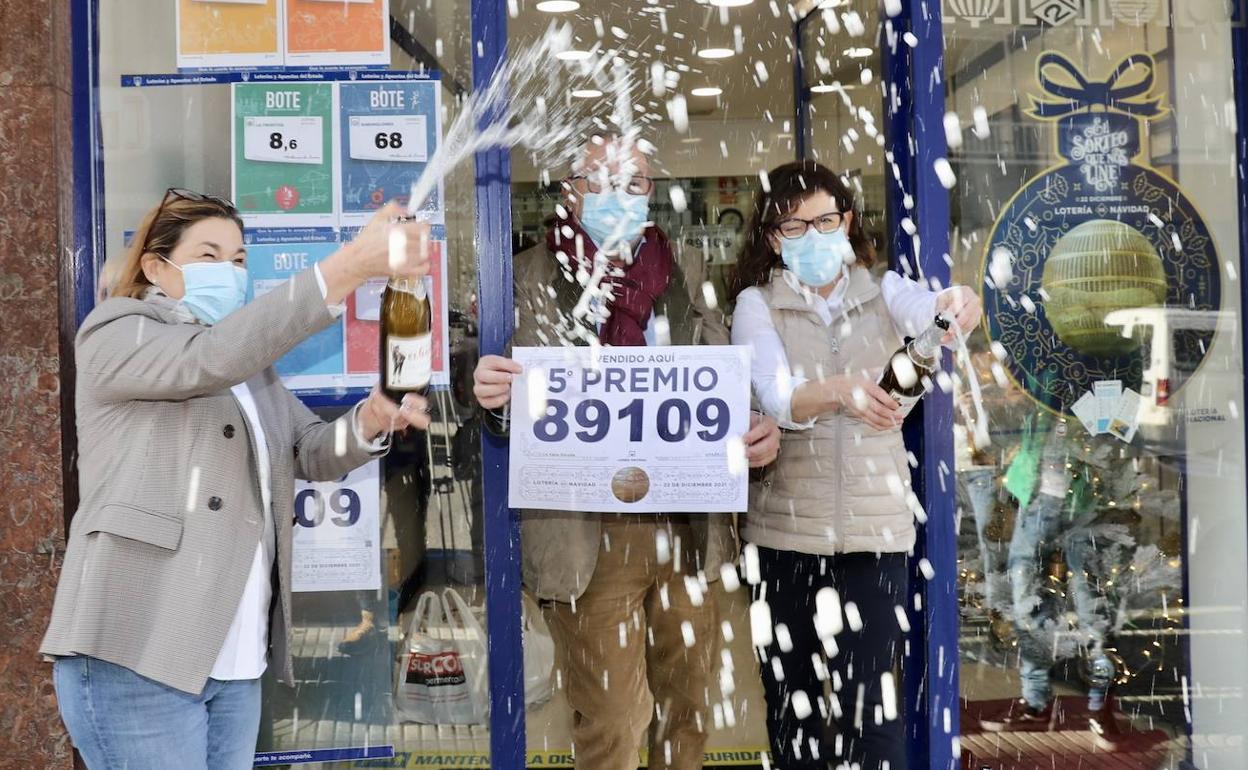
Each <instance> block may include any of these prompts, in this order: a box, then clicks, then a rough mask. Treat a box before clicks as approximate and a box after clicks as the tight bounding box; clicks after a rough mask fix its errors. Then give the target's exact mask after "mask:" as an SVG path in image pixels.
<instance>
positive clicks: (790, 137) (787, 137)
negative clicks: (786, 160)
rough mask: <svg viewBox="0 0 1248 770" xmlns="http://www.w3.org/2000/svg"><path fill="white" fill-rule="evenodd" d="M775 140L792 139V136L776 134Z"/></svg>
mask: <svg viewBox="0 0 1248 770" xmlns="http://www.w3.org/2000/svg"><path fill="white" fill-rule="evenodd" d="M776 138H777V139H792V138H793V135H792V134H776Z"/></svg>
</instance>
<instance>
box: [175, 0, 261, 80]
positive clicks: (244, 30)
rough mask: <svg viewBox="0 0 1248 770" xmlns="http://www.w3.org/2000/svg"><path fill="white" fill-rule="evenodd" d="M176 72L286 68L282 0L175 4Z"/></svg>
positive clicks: (186, 0)
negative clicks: (283, 52)
mask: <svg viewBox="0 0 1248 770" xmlns="http://www.w3.org/2000/svg"><path fill="white" fill-rule="evenodd" d="M174 7H175V8H176V9H177V12H176V13H177V49H178V53H177V60H178V69H184V70H197V69H211V68H216V67H280V66H282V24H281V17H280V14H281V3H280V2H279V0H176V1H175V3H174Z"/></svg>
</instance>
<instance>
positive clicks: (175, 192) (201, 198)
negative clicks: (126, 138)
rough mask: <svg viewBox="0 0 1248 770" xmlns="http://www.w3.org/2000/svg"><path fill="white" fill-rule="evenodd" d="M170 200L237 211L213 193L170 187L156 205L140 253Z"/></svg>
mask: <svg viewBox="0 0 1248 770" xmlns="http://www.w3.org/2000/svg"><path fill="white" fill-rule="evenodd" d="M170 201H190V202H192V203H213V204H216V205H218V206H220V207H222V208H223V209H225V210H227V211H229V212H230V213H232V214H237V211H238V210H237V209H236V208H235V207H234V204H233V203H231V202H229V201H228V200H226V199H225V198H218V197H217V196H215V195H205V194H203V193H197V192H195V191H194V190H184V189H182V188H181V187H170V188H169V189H168V190H165V197H163V198H161V199H160V205H159V206H157V207H156V214H155V215H154V216H153V217H152V226H150V227H148V228H147V235H146V236H145V237H144V238H143V248H142V249H141V250H140V251H139V253H140V254H146V253H147V247H148V246H149V245H150V244H151V242H152V228H153V227H154V226H155V224H156V223H157V222H159V221H160V215H161V214H162V213H164V211H165V206H168V205H169V202H170Z"/></svg>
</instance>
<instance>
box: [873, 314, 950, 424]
mask: <svg viewBox="0 0 1248 770" xmlns="http://www.w3.org/2000/svg"><path fill="white" fill-rule="evenodd" d="M948 330H949V320H948V319H946V318H945V317H944V316H942V315H937V316H936V320H935V321H934V322H933V323H932V325H931V326H929V327H928V328H927V331H925V332H923V333H922V334H920V335H919V336H918V337H915V338H914V339H912V340H910V342H909V343H908V344H906V345H903V346H902V347H901V348H900V349H899V350H898V351H897V352H896V353H894V354H893V355H892V356H890V357H889V359H888V366H886V367H884V375H883V376H882V377H880V388H882V389H883V390H884V392H885V393H887V394H888V395H889V396H890V397H891V398H892V399H893V400H894V401H896V402H897V403H898V405H899V406H900V407H901V408H900V410H899V411H900V414H901V416H902V417H905V416H906V415H908V414H910V410H911V409H913V408H914V405H915V404H917V403H918V402H919V399H920V398H922V397H923V394H924V393H926V392H927V388H926V387H924V384H923V380H924V378H926V377H930V376H931V374H932V372H934V371H936V367H938V366H939V365H940V340H941V338H942V337H944V336H945V332H947V331H948Z"/></svg>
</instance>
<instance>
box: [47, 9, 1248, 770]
mask: <svg viewBox="0 0 1248 770" xmlns="http://www.w3.org/2000/svg"><path fill="white" fill-rule="evenodd" d="M470 2H471V14H472V38H473V42H474V46H473V47H474V58H473V72H472V80H473V86H474V88H478V87H481V86H482V85H484V84H485V83H486V82H487V81H488V80H489V78H490V76H491V75H492V74H493V72H494V71H495V70H496V68H497V67H498V66H499V64H500V62H501V61H502V57H503V55H504V53H505V50H506V43H507V18H508V13H507V0H470ZM940 14H941V7H940V3H938V2H931V0H904V2H903V10H902V13H901V14H900V15H899V16H897V17H895V18H893V19H892V20H891V24H893V25H894V27H895V28H896V30H897V34H898V35H900V34H901V33H904V32H905V31H906V30H909V31H911V32H913V33H914V35H915V37H916V38H917V40H918V44H917V45H916V46H915V47H913V48H910V47H908V46H905V45H899V46H898V50H897V51H896V52H895V53H894V52H892V51H890V50H889V49H888V47H887V45H885V44H884V43H885V40H884V39H883V38H882V39H881V43H882V44H881V51H882V52H883V57H884V66H883V69H884V78H885V85H886V88H887V89H889V91H890V92H892V89H895V93H896V95H897V101H896V103H895V105H886V110H885V113H886V115H887V121H886V124H887V131H888V134H887V136H888V147H889V149H890V151H891V152H892V156H893V162H894V163H895V164H896V166H897V169H898V173H897V174H896V175H895V176H894V175H893V174H886V178H887V183H888V188H887V196H888V208H889V214H890V226H891V227H892V228H893V229H892V246H893V254H894V255H895V259H896V263H895V264H894V267H898V268H900V267H902V266H903V265H909V267H910V269H911V270H913V271H914V272H916V273H917V274H919V275H922V276H924V277H926V278H928V279H935V280H937V281H939V282H940V284H941V285H947V284H948V282H949V266H948V264H947V263H946V262H945V259H944V257H945V255H946V254H947V253H948V252H949V197H948V193H947V192H946V191H945V190H944V189H943V187H941V185H940V184H939V182H938V181H937V179H936V177H935V174H934V173H933V172H932V167H933V163H934V162H935V161H936V160H937V159H938V158H940V157H942V156H943V155H944V152H945V144H944V131H943V116H944V111H945V104H944V87H943V82H944V63H943V57H944V47H943V39H942V36H941V33H942V20H941V15H940ZM98 16H99V2H98V0H71V15H70V24H71V47H72V50H71V66H72V76H73V92H72V94H71V99H72V102H71V103H72V106H73V132H72V136H73V154H72V157H73V176H74V178H73V212H72V237H73V243H72V248H71V249H70V250H69V251H68V253H67V257H66V259H67V262H66V264H65V265H64V266H63V269H62V282H61V288H62V323H68V322H72V323H73V324H74V328H77V326H78V325H79V324H81V322H82V320H83V319H84V318H85V317H86V315H87V313H89V312H90V310H91V308H92V307H93V306H94V303H95V292H96V282H97V278H98V276H97V266H96V255H97V254H100V253H101V252H102V250H103V248H104V243H105V239H104V216H103V212H104V206H103V203H104V173H103V144H102V137H101V131H100V112H99V100H98V97H99V41H98V34H97V28H98V25H97V21H98ZM805 23H806V21H805V20H804V19H803V20H799V21H798V22H797V23H796V24H795V26H794V40H795V43H796V46H795V49H796V51H798V52H800V51H801V35H802V28H803V26H804V24H805ZM1232 35H1233V46H1234V62H1233V66H1234V67H1235V69H1236V71H1240V72H1242V71H1246V70H1248V28H1245V27H1242V26H1241V27H1236V28H1234V29H1233V31H1232ZM794 75H795V78H794V106H795V108H796V114H795V116H794V118H795V127H796V137H797V142H796V145H797V149H798V156H799V157H803V156H805V154H806V152H807V149H808V146H809V141H808V140H809V137H808V133H809V124H808V121H807V119H806V116H807V110H808V108H809V104H810V92H809V89H808V88H807V86H806V84H805V83H804V82H803V79H804V76H803V72H802V67H801V63H800V58H799V59H798V60H797V61H795V65H794ZM914 83H919V84H920V88H917V89H916V88H913V87H912V85H913V84H914ZM1235 83H1236V103H1237V116H1238V122H1239V136H1238V143H1237V156H1238V157H1237V163H1238V168H1239V180H1240V183H1239V203H1240V206H1239V208H1240V212H1241V215H1240V249H1241V259H1240V264H1241V266H1246V265H1248V83H1246V82H1245V80H1244V79H1242V78H1237V79H1236V81H1235ZM475 160H476V172H475V173H476V203H477V211H476V246H477V254H478V260H479V294H478V296H479V302H478V306H479V307H480V312H481V325H480V329H481V352H482V354H490V353H499V352H501V351H502V350H503V348H504V346H505V344H506V342H507V340H508V339H509V337H510V336H511V324H512V308H513V296H512V280H511V169H510V158H509V154H508V153H507V152H506V151H504V150H492V151H488V152H482V153H478V154H477V156H476V158H475ZM907 194H909V195H910V196H911V198H912V200H913V208H912V209H907V208H906V207H905V206H904V205H903V200H904V198H905V196H906V195H907ZM915 212H917V214H916V213H915ZM907 215H909V216H910V217H911V218H912V219H914V220H915V224H916V226H917V228H918V234H919V236H920V239H921V244H922V248H921V249H919V250H918V253H917V255H916V254H915V250H914V248H913V241H912V240H911V239H910V237H909V236H907V235H906V234H905V233H904V232H903V231H902V230H901V229H900V224H899V223H900V222H901V220H902V218H903V217H905V216H907ZM1244 272H1245V271H1244V270H1243V269H1241V271H1240V273H1241V275H1242V274H1243V273H1244ZM1240 287H1241V302H1242V305H1241V307H1248V282H1245V281H1241V282H1240ZM1242 323H1243V314H1242V313H1241V324H1242ZM1246 329H1248V327H1246ZM1244 340H1245V344H1248V334H1245V335H1244ZM1244 387H1245V391H1246V392H1248V373H1246V376H1245V382H1244ZM952 419H953V415H952V404H951V402H950V398H949V396H948V395H947V394H943V393H941V392H939V391H937V392H936V393H935V394H934V397H932V398H929V399H926V400H925V402H924V404H923V407H922V417H921V419H920V420H915V421H912V425H913V426H915V427H916V428H921V433H919V432H918V431H917V430H916V432H915V434H914V435H912V436H908V443H909V444H910V446H912V447H914V448H915V450H916V454H917V455H919V456H920V458H921V459H920V463H919V468H918V469H917V471H916V472H915V484H916V489H917V490H919V492H920V499H921V500H922V501H923V504H924V506H925V508H926V510H927V513H928V523H927V525H926V526H925V527H924V536H923V537H922V538H921V539H920V541H919V545H918V546H917V548H916V555H915V558H916V559H918V558H923V557H926V558H927V559H929V560H930V561H931V563H932V565H933V566H934V567H935V569H936V576H935V577H934V578H933V579H932V580H926V581H925V580H923V579H922V578H921V577H918V576H916V577H915V580H916V583H915V589H916V592H917V593H918V595H919V596H920V598H921V608H920V609H918V610H917V611H916V610H915V608H914V607H911V611H912V612H911V614H912V623H911V626H912V629H913V630H912V632H911V637H910V640H909V646H910V655H909V656H908V657H907V660H906V672H907V676H906V677H905V679H906V704H907V711H908V713H907V717H908V719H909V720H910V722H909V753H910V759H911V767H913V768H915V770H918V768H923V767H926V768H930V769H931V770H953V768H955V767H957V764H958V761H959V757H958V755H957V751H956V743H955V741H954V737H955V736H957V735H958V733H959V727H958V717H959V684H958V666H957V649H958V648H957V642H958V606H957V592H956V563H957V562H956V559H957V553H956V532H955V531H954V502H953V495H951V494H949V489H948V485H949V484H951V483H952V479H951V478H945V479H942V478H941V467H942V465H943V467H944V468H952V467H953V462H952V456H953V447H952V431H951V430H950V426H951V423H952ZM1246 426H1248V423H1246ZM483 441H484V443H483V447H482V461H483V463H484V465H485V469H486V473H485V479H486V483H485V527H484V529H485V562H486V608H487V619H488V621H489V633H488V636H489V639H488V643H489V658H490V659H489V669H490V699H491V706H492V710H491V718H490V735H491V737H490V747H491V766H492V767H494V768H498V769H499V770H522V769H523V768H524V766H525V756H526V748H525V717H524V678H523V656H522V652H521V622H520V616H521V613H520V605H521V599H520V597H521V594H520V555H519V554H520V532H519V519H518V517H517V515H516V512H515V511H513V510H511V509H509V508H508V507H507V489H506V486H507V485H506V478H507V445H506V442H505V441H501V440H498V439H496V438H493V437H489V436H488V435H487V436H486V437H485V438H484V440H483Z"/></svg>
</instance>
